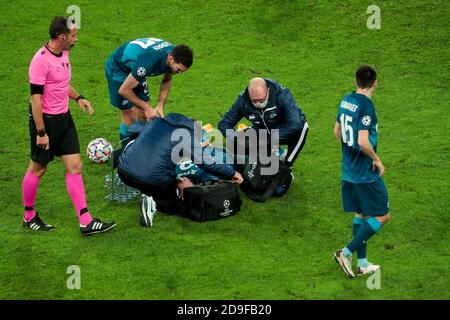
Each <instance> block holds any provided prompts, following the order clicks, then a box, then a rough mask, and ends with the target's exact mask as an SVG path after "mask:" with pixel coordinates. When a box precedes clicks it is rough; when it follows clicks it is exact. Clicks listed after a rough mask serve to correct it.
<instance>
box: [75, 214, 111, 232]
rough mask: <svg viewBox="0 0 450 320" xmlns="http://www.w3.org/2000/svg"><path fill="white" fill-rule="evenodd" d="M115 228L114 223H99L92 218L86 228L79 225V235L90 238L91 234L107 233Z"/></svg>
mask: <svg viewBox="0 0 450 320" xmlns="http://www.w3.org/2000/svg"><path fill="white" fill-rule="evenodd" d="M115 226H116V223H115V222H101V221H100V220H99V219H95V218H94V219H92V221H91V222H90V223H89V224H88V225H87V226H83V225H80V231H81V235H83V236H90V235H91V234H96V233H103V232H107V231H109V230H111V229H112V228H114V227H115Z"/></svg>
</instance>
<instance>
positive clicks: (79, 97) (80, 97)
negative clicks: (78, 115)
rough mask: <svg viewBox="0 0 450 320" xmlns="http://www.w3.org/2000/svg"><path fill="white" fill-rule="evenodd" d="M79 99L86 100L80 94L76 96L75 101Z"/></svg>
mask: <svg viewBox="0 0 450 320" xmlns="http://www.w3.org/2000/svg"><path fill="white" fill-rule="evenodd" d="M81 99H83V100H86V98H85V97H83V96H82V95H81V94H80V95H79V96H78V97H76V98H75V101H76V102H78V101H79V100H81Z"/></svg>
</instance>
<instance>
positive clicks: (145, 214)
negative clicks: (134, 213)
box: [141, 195, 148, 225]
mask: <svg viewBox="0 0 450 320" xmlns="http://www.w3.org/2000/svg"><path fill="white" fill-rule="evenodd" d="M146 202H147V196H146V195H144V197H143V199H142V206H141V212H142V215H143V216H144V222H145V225H148V221H147V210H145V203H146Z"/></svg>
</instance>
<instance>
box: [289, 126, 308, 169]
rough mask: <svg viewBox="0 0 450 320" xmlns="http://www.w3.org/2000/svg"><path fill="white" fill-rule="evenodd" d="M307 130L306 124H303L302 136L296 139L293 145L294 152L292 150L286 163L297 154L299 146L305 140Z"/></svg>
mask: <svg viewBox="0 0 450 320" xmlns="http://www.w3.org/2000/svg"><path fill="white" fill-rule="evenodd" d="M307 129H308V122H305V124H304V125H303V130H302V134H301V135H300V139H298V142H297V144H296V145H295V148H294V150H292V152H291V155H290V156H289V158H288V159H287V161H288V162H290V161H292V159H294V156H295V155H296V154H297V151H298V148H300V146H301V145H302V143H303V140H304V139H305V134H306V130H307Z"/></svg>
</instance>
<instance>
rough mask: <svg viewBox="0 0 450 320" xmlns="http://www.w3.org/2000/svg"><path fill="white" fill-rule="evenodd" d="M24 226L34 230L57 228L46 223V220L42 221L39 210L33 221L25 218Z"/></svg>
mask: <svg viewBox="0 0 450 320" xmlns="http://www.w3.org/2000/svg"><path fill="white" fill-rule="evenodd" d="M23 226H24V227H25V228H30V229H31V230H34V231H53V230H54V229H55V227H54V226H52V225H50V224H46V223H45V222H44V221H42V220H41V218H40V217H39V214H38V213H37V212H36V216H35V217H34V218H33V219H31V221H26V220H25V218H24V219H23Z"/></svg>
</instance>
